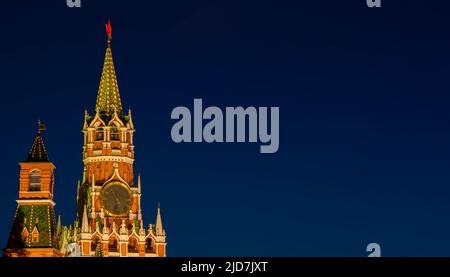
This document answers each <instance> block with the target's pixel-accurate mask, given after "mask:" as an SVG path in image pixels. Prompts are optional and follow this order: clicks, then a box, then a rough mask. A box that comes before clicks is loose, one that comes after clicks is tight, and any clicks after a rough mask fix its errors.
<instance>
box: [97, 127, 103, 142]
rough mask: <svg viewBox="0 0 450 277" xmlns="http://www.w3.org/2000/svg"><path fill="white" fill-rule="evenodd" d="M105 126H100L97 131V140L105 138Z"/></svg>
mask: <svg viewBox="0 0 450 277" xmlns="http://www.w3.org/2000/svg"><path fill="white" fill-rule="evenodd" d="M104 133H105V132H104V130H103V128H98V129H97V132H96V133H95V140H103V134H104Z"/></svg>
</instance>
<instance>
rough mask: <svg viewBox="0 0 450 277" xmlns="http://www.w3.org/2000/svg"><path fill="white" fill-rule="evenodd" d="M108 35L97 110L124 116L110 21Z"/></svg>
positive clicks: (107, 29) (107, 28) (107, 26)
mask: <svg viewBox="0 0 450 277" xmlns="http://www.w3.org/2000/svg"><path fill="white" fill-rule="evenodd" d="M106 35H107V36H108V46H107V48H106V54H105V60H104V63H103V71H102V76H101V78H100V85H99V88H98V94H97V103H96V106H95V110H96V112H99V113H104V114H113V113H114V111H117V113H118V114H122V102H121V100H120V94H119V86H118V84H117V78H116V71H115V69H114V62H113V57H112V51H111V38H112V26H111V22H110V21H109V20H108V23H107V24H106Z"/></svg>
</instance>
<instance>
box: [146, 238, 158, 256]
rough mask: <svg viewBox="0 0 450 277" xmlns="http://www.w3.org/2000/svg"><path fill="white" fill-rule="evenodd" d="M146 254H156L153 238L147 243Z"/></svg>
mask: <svg viewBox="0 0 450 277" xmlns="http://www.w3.org/2000/svg"><path fill="white" fill-rule="evenodd" d="M145 252H146V253H156V248H155V242H154V241H153V240H152V239H151V238H148V239H147V240H146V241H145Z"/></svg>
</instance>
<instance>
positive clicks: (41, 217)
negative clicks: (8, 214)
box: [7, 204, 57, 248]
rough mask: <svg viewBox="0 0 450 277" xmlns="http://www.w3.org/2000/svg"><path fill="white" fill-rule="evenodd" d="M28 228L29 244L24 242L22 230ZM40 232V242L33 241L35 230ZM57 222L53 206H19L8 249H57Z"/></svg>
mask: <svg viewBox="0 0 450 277" xmlns="http://www.w3.org/2000/svg"><path fill="white" fill-rule="evenodd" d="M24 227H27V229H28V232H29V236H28V242H26V243H25V242H24V241H22V230H23V228H24ZM35 227H37V229H38V231H39V241H38V242H33V241H31V235H32V232H33V230H34V228H35ZM55 232H56V222H55V212H54V209H53V207H52V206H50V205H47V204H44V205H18V206H17V210H16V214H15V216H14V221H13V226H12V230H11V233H10V236H9V240H8V245H7V248H22V247H56V244H57V241H56V236H55Z"/></svg>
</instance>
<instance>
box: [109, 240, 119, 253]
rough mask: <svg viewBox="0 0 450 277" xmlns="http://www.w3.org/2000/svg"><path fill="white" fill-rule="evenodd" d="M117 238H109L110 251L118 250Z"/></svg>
mask: <svg viewBox="0 0 450 277" xmlns="http://www.w3.org/2000/svg"><path fill="white" fill-rule="evenodd" d="M117 249H118V248H117V239H116V238H115V237H112V238H111V239H110V240H109V250H108V251H109V252H117Z"/></svg>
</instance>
